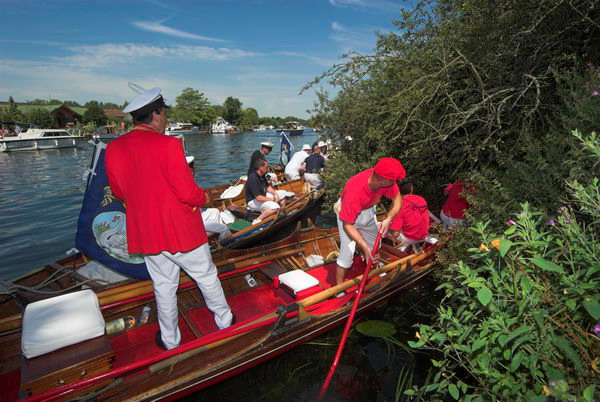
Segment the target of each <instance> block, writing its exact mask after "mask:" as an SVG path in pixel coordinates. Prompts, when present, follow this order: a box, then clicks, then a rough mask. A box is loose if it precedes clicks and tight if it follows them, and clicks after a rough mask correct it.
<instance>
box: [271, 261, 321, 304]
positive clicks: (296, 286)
mask: <svg viewBox="0 0 600 402" xmlns="http://www.w3.org/2000/svg"><path fill="white" fill-rule="evenodd" d="M280 284H281V285H283V288H284V289H286V290H287V289H289V290H290V291H291V293H292V295H293V296H294V297H295V298H296V299H297V300H300V299H304V298H305V297H308V296H311V295H313V294H315V293H319V292H320V291H321V290H323V289H321V287H320V286H319V280H318V279H317V278H315V277H314V276H312V275H310V274H307V273H306V272H304V271H302V270H301V269H294V270H292V271H288V272H286V273H284V274H281V275H278V276H277V277H276V278H275V280H274V282H273V285H274V286H275V287H278V286H279V285H280Z"/></svg>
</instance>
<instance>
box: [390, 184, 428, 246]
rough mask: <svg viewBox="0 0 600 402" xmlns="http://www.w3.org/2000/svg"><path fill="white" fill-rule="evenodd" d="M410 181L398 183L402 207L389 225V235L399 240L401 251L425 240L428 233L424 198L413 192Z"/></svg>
mask: <svg viewBox="0 0 600 402" xmlns="http://www.w3.org/2000/svg"><path fill="white" fill-rule="evenodd" d="M413 190H414V186H413V183H412V182H410V181H405V182H401V183H400V195H401V196H402V207H401V208H400V212H398V215H396V217H395V218H394V219H393V220H392V224H391V225H390V235H391V236H392V237H394V238H396V239H398V240H399V241H400V248H401V250H402V251H404V250H406V248H408V247H409V246H412V245H413V244H417V243H420V242H422V241H423V240H425V238H426V237H427V235H428V234H429V210H428V209H427V201H425V198H423V197H421V196H419V195H416V194H413Z"/></svg>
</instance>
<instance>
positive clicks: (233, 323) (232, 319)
mask: <svg viewBox="0 0 600 402" xmlns="http://www.w3.org/2000/svg"><path fill="white" fill-rule="evenodd" d="M231 315H232V316H233V317H232V318H231V324H229V326H230V327H231V326H233V325H235V323H236V321H237V320H236V319H235V314H233V313H232V314H231Z"/></svg>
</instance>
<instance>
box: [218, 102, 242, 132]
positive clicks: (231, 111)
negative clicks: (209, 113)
mask: <svg viewBox="0 0 600 402" xmlns="http://www.w3.org/2000/svg"><path fill="white" fill-rule="evenodd" d="M223 107H224V108H225V111H224V113H223V118H224V119H225V120H227V121H228V122H229V123H231V124H233V125H234V126H237V125H239V124H240V121H241V119H242V102H241V101H240V100H239V99H238V98H233V97H231V96H228V97H227V99H225V102H223Z"/></svg>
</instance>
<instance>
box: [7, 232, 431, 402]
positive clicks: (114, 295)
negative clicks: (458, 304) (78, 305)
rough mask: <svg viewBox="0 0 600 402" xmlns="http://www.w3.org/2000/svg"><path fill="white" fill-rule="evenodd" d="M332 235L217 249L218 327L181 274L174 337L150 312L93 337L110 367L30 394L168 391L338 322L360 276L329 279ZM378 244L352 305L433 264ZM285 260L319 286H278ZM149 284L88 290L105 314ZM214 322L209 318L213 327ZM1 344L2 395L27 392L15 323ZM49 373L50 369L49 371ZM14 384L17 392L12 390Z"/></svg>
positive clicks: (135, 396) (203, 382)
mask: <svg viewBox="0 0 600 402" xmlns="http://www.w3.org/2000/svg"><path fill="white" fill-rule="evenodd" d="M337 242H338V237H337V233H336V230H335V229H333V230H323V229H316V228H309V229H305V230H302V231H301V230H299V231H298V232H296V233H294V234H293V235H291V236H290V237H289V238H287V239H285V240H283V241H281V242H278V243H275V244H272V245H269V246H264V247H262V248H255V249H250V250H220V251H218V252H217V253H216V254H215V255H214V259H215V261H218V265H220V272H221V273H220V278H221V282H222V284H223V289H224V291H225V294H226V297H227V299H228V301H229V303H230V305H231V307H232V310H233V312H234V314H235V315H236V317H237V318H238V322H237V323H236V325H234V326H232V327H230V328H227V329H224V330H217V329H216V326H214V323H212V320H211V317H212V315H210V313H208V312H207V311H208V310H207V309H206V306H205V305H204V302H203V299H202V297H201V295H200V292H199V291H198V290H197V288H195V286H191V285H192V284H191V283H189V281H187V280H186V279H187V278H184V277H183V276H182V281H181V284H180V290H179V292H178V300H179V306H180V307H179V312H180V317H181V318H182V319H181V320H180V328H181V330H182V344H181V346H180V347H178V348H176V349H173V350H171V351H166V352H163V351H161V350H160V349H158V348H157V347H156V346H155V345H154V342H153V338H154V337H153V335H154V333H155V332H156V330H157V328H158V323H157V321H156V317H155V315H154V313H153V315H152V316H151V319H150V320H149V322H148V323H146V324H141V325H139V326H137V327H134V328H132V329H130V330H128V331H127V332H125V333H121V334H115V335H111V336H107V335H104V336H103V337H100V338H96V339H101V338H105V339H104V340H105V342H109V343H110V348H111V350H112V352H113V354H114V360H112V363H111V364H112V366H111V367H108V368H104V369H103V371H102V373H100V374H94V375H91V374H86V375H83V374H82V376H81V379H80V380H75V381H73V380H69V382H71V383H70V384H69V385H65V386H61V385H60V383H59V384H54V385H52V384H53V383H52V382H48V384H45V386H46V388H47V389H45V390H41V391H35V392H34V393H35V395H29V396H31V397H32V400H55V399H58V400H66V399H69V398H72V397H73V395H85V394H88V393H90V392H92V390H94V391H93V392H95V394H94V395H95V398H96V399H98V400H119V401H120V400H156V399H174V398H176V397H181V396H183V395H186V394H189V393H191V392H194V391H198V390H200V389H203V388H206V387H208V386H210V385H212V384H214V383H215V382H218V381H222V380H223V379H225V378H228V377H230V376H232V375H235V374H237V373H239V372H241V371H244V370H247V369H249V368H251V367H253V366H255V365H257V364H259V363H261V362H263V361H265V360H268V359H271V358H273V357H274V356H277V355H278V354H281V353H284V352H285V351H287V350H289V349H291V348H293V347H295V346H297V345H299V344H302V343H304V342H306V341H308V340H309V339H312V338H314V337H316V336H318V335H320V334H322V333H324V332H326V331H328V330H330V329H332V328H334V327H335V326H337V325H340V324H342V323H343V322H344V320H345V319H346V318H347V316H348V314H349V312H350V308H351V304H352V302H353V300H354V296H355V294H356V292H354V291H353V289H354V288H355V287H356V285H357V284H358V282H359V281H360V278H358V277H355V278H354V279H351V280H347V281H346V282H345V283H344V284H342V285H337V286H336V285H335V280H334V277H335V262H334V261H335V252H336V251H337V250H338V243H337ZM380 254H381V261H383V263H384V265H383V266H380V267H379V268H377V269H376V270H374V271H373V272H372V273H371V274H370V275H369V278H370V282H369V283H368V284H367V288H366V289H365V294H364V295H363V299H362V300H361V304H360V307H359V310H358V312H359V313H362V312H364V311H366V310H367V309H369V308H371V307H373V306H376V305H378V304H379V303H380V302H381V301H382V300H384V299H386V298H388V297H390V296H392V295H394V294H397V293H398V292H401V291H402V290H404V289H407V288H409V287H410V286H412V284H413V283H414V282H415V281H417V280H419V279H420V278H422V277H423V276H424V275H427V274H428V273H429V272H430V271H431V269H432V268H431V259H432V258H433V250H429V251H428V252H427V253H422V254H415V255H411V256H406V255H404V254H402V253H401V252H400V251H398V250H396V249H395V248H394V247H393V246H392V245H390V244H385V245H384V246H383V247H382V249H381V250H380ZM315 255H319V256H321V257H322V258H324V259H325V263H324V264H322V265H319V264H317V265H316V266H312V267H310V266H309V265H308V264H309V263H308V261H309V260H310V258H312V257H311V256H315ZM309 257H310V258H309ZM357 264H358V262H357ZM355 268H356V270H355V272H354V274H352V275H353V276H354V275H358V274H360V272H362V268H361V267H360V266H355ZM292 269H301V270H304V271H306V272H307V273H308V274H310V275H312V276H314V277H315V278H318V281H319V285H318V286H317V287H316V288H315V289H314V291H315V292H316V293H314V294H305V295H303V296H300V295H297V296H296V297H294V296H293V295H292V294H291V293H290V292H288V291H285V290H284V289H283V288H282V287H281V286H277V285H276V283H277V282H276V281H273V277H274V276H273V275H274V274H273V270H275V272H285V271H289V270H292ZM41 272H43V271H41ZM351 272H353V271H351ZM248 273H251V274H252V275H253V276H254V278H255V279H256V281H257V282H258V286H256V287H249V286H248V284H247V283H246V281H245V279H244V275H246V274H248ZM35 275H36V274H34V276H35ZM37 275H38V276H39V275H40V273H39V272H38V273H37ZM24 279H28V280H30V279H31V278H29V277H28V278H24ZM22 281H23V280H22ZM148 286H149V288H148ZM151 289H152V287H151V284H150V283H144V281H137V282H129V283H125V284H121V285H116V286H112V287H106V288H98V289H95V290H96V292H97V295H98V296H99V300H100V304H101V306H102V307H101V310H102V314H103V315H104V318H105V320H106V321H110V320H113V319H115V318H119V317H124V316H129V315H131V316H134V317H136V316H138V315H139V314H140V311H141V309H142V307H143V306H147V305H150V306H152V310H153V311H155V304H154V299H153V293H152V290H151ZM148 290H149V291H148ZM147 291H148V292H147ZM340 291H345V292H346V295H345V296H344V297H342V298H339V299H338V298H336V297H335V295H337V294H339V293H340ZM278 306H279V307H278ZM211 326H212V327H214V328H212V329H211ZM86 342H90V341H85V342H83V343H82V344H78V345H73V346H70V347H68V348H64V349H61V350H58V351H55V352H51V353H50V354H48V355H47V356H46V357H45V359H56V360H60V359H61V353H65V352H64V351H63V350H67V349H69V350H75V352H71V353H72V354H75V355H77V353H76V351H77V349H78V348H82V347H84V346H83V345H85V344H86ZM0 345H2V353H1V356H0V357H1V358H2V362H3V363H2V372H1V373H0V381H3V380H4V381H5V382H6V383H7V384H9V385H10V386H9V387H5V389H3V390H2V391H0V396H1V397H2V398H3V399H9V400H10V399H11V398H10V396H11V395H13V396H14V395H18V396H19V397H21V398H23V397H26V396H28V395H27V393H28V392H32V391H31V388H30V387H28V385H29V384H22V383H19V382H18V378H19V374H18V373H19V372H18V371H17V370H18V368H19V367H20V368H21V373H20V375H21V377H23V375H24V374H23V373H24V372H26V371H27V370H28V369H27V368H24V367H26V366H23V360H22V359H23V358H22V357H21V356H20V348H19V346H20V332H19V328H18V327H16V328H14V329H13V330H8V331H5V332H3V333H2V334H0ZM35 359H36V358H34V359H32V361H30V362H29V361H28V363H30V366H32V367H33V366H35V364H36V361H35ZM86 364H92V365H94V364H96V363H95V362H94V361H92V362H88V363H86ZM96 366H97V364H96ZM96 366H94V367H96ZM38 369H39V367H38ZM69 370H70V371H71V372H72V371H73V370H75V371H76V372H77V373H79V372H80V371H81V372H82V373H84V372H85V370H83V371H82V370H81V368H80V367H79V366H74V367H71V368H66V369H65V371H66V372H68V371H69ZM51 374H52V375H56V374H54V373H50V374H48V375H51ZM52 378H54V377H52ZM43 379H44V378H42V380H43ZM15 381H16V382H17V383H16V384H15ZM53 381H54V380H53ZM15 387H17V388H15ZM19 388H20V389H19ZM26 390H29V391H26ZM17 391H18V394H15V392H17ZM11 392H12V393H11ZM2 398H0V399H2ZM13 399H14V398H13Z"/></svg>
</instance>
